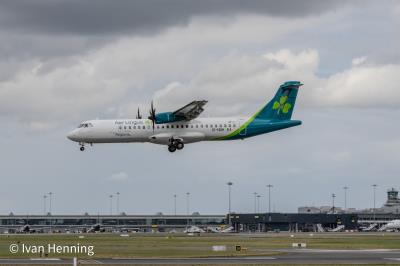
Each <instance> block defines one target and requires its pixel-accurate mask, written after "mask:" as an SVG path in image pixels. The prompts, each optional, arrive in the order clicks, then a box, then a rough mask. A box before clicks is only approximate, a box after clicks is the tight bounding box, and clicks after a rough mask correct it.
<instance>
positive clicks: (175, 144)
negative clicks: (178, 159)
mask: <svg viewBox="0 0 400 266" xmlns="http://www.w3.org/2000/svg"><path fill="white" fill-rule="evenodd" d="M183 147H185V144H183V142H182V141H181V140H179V139H171V141H170V144H169V145H168V151H169V152H175V151H176V150H182V149H183Z"/></svg>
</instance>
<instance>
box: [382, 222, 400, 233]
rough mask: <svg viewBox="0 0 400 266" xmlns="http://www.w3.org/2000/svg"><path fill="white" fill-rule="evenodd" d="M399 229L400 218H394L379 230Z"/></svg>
mask: <svg viewBox="0 0 400 266" xmlns="http://www.w3.org/2000/svg"><path fill="white" fill-rule="evenodd" d="M399 230H400V220H392V221H390V222H388V223H387V224H385V225H383V226H382V227H381V228H379V229H378V231H399Z"/></svg>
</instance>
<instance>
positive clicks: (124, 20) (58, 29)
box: [0, 0, 344, 35]
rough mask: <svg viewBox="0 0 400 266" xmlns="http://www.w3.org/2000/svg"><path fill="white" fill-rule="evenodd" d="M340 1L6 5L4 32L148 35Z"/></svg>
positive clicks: (302, 12) (300, 12) (102, 0)
mask: <svg viewBox="0 0 400 266" xmlns="http://www.w3.org/2000/svg"><path fill="white" fill-rule="evenodd" d="M343 3H344V2H340V1H317V0H306V1H290V0H283V1H261V0H253V1H240V0H230V1H228V0H219V1H214V0H203V1H185V0H171V1H162V0H136V1H124V0H120V1H106V0H99V1H90V0H83V1H82V0H71V1H50V0H39V1H27V0H19V1H3V2H1V3H0V10H1V13H0V25H1V26H0V27H2V28H5V29H8V30H10V29H11V30H13V31H21V32H37V33H51V34H84V35H86V34H87V35H96V34H117V33H128V32H135V33H147V32H154V31H158V30H162V29H164V28H166V27H168V26H170V25H179V24H181V25H184V24H186V23H187V22H188V21H189V20H190V18H191V17H192V16H202V15H232V14H233V15H235V14H243V13H244V14H246V13H250V14H266V15H270V16H283V17H301V16H307V15H310V14H319V13H323V12H326V11H329V10H332V8H335V7H337V6H342V5H343Z"/></svg>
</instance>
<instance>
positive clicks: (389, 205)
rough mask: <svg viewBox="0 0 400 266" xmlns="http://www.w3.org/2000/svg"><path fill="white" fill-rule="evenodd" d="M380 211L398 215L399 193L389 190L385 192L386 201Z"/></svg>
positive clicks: (399, 208) (399, 209) (399, 211)
mask: <svg viewBox="0 0 400 266" xmlns="http://www.w3.org/2000/svg"><path fill="white" fill-rule="evenodd" d="M382 210H383V211H384V212H386V213H400V198H399V191H398V190H396V189H394V188H391V189H389V190H388V191H387V201H386V203H385V204H384V205H383V207H382Z"/></svg>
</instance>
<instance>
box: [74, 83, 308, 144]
mask: <svg viewBox="0 0 400 266" xmlns="http://www.w3.org/2000/svg"><path fill="white" fill-rule="evenodd" d="M302 85H303V84H301V83H300V82H299V81H287V82H285V83H283V84H282V85H280V86H279V88H278V91H277V92H276V94H275V96H274V97H273V98H272V100H270V101H269V102H268V103H267V104H266V105H265V106H263V107H262V108H261V109H260V110H259V111H258V112H256V113H255V114H254V115H252V116H251V117H249V118H198V116H199V115H200V114H201V113H202V112H203V111H204V108H203V107H204V105H205V104H206V103H207V101H206V100H196V101H193V102H191V103H189V104H187V105H185V106H184V107H182V108H180V109H178V110H176V111H174V112H163V113H156V109H155V108H154V106H153V102H152V103H151V109H150V116H149V117H148V118H147V119H142V116H141V115H140V111H139V109H138V113H137V116H136V119H108V120H89V121H85V122H82V123H80V124H79V126H78V128H76V129H74V130H73V131H71V132H70V133H68V135H67V138H68V139H70V140H72V141H75V142H78V143H79V146H80V150H81V151H84V150H85V145H86V144H90V145H93V144H94V143H128V142H149V143H154V144H161V145H167V146H168V151H170V152H175V151H176V150H182V149H183V147H184V146H185V144H189V143H194V142H199V141H217V140H236V139H245V138H249V137H254V136H257V135H261V134H265V133H269V132H272V131H276V130H281V129H285V128H289V127H294V126H298V125H301V123H302V122H301V121H299V120H291V117H292V113H293V108H294V105H295V102H296V97H297V93H298V89H299V87H300V86H302Z"/></svg>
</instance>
